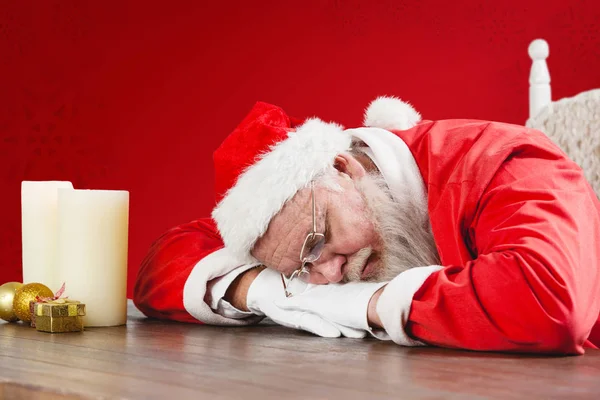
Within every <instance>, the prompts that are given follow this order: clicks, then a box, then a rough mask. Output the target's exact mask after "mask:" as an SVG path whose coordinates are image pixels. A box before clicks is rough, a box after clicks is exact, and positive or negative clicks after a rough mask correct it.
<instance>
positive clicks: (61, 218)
mask: <svg viewBox="0 0 600 400" xmlns="http://www.w3.org/2000/svg"><path fill="white" fill-rule="evenodd" d="M128 232H129V192H127V191H117V190H62V189H61V190H59V193H58V257H57V259H58V274H57V277H58V279H59V280H60V281H61V282H65V284H66V291H65V296H68V297H69V298H70V299H72V300H78V301H81V302H82V303H85V305H86V316H85V317H84V325H85V326H116V325H123V324H125V322H126V320H127V247H128Z"/></svg>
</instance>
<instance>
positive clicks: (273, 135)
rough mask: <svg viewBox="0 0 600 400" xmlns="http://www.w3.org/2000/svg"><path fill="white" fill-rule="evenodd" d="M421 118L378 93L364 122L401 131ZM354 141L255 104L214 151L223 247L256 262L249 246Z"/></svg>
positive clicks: (333, 127)
mask: <svg viewBox="0 0 600 400" xmlns="http://www.w3.org/2000/svg"><path fill="white" fill-rule="evenodd" d="M420 119H421V117H420V115H419V113H417V112H416V111H415V110H414V108H412V106H410V105H409V104H407V103H405V102H403V101H401V100H399V99H397V98H393V97H380V98H378V99H376V100H374V101H373V102H372V103H371V104H370V105H369V107H368V108H367V110H366V112H365V116H364V125H365V126H368V127H379V128H384V129H390V130H394V129H396V130H401V129H408V128H411V127H412V126H414V125H415V124H416V123H417V122H418V121H419V120H420ZM351 142H352V138H351V136H350V135H349V134H348V133H347V132H345V131H344V128H343V127H342V126H341V125H339V124H337V123H331V122H324V121H322V120H321V119H319V118H309V119H307V120H306V121H305V122H303V123H298V121H296V120H294V119H292V118H290V117H289V116H288V115H287V114H286V113H285V112H284V111H283V110H282V109H281V108H279V107H276V106H273V105H270V104H266V103H262V102H259V103H256V105H255V106H254V107H253V108H252V110H251V111H250V113H249V114H248V115H247V116H246V117H245V118H244V120H243V121H242V122H241V123H240V125H239V126H238V127H237V128H236V129H235V130H234V131H233V132H232V133H231V134H230V135H229V136H228V137H227V138H226V139H225V140H224V141H223V143H222V144H221V146H219V148H218V149H217V150H216V151H215V153H214V163H215V174H216V175H215V189H216V196H217V206H216V207H215V209H214V210H213V212H212V217H213V219H214V220H215V222H216V224H217V227H218V229H219V233H220V234H221V237H222V239H223V241H224V243H225V246H226V247H228V248H229V249H230V250H231V251H232V252H233V253H234V254H236V255H238V256H240V257H241V258H243V259H244V260H247V261H248V262H254V261H255V260H254V259H253V258H252V256H251V255H250V250H251V249H252V247H253V246H254V244H255V242H256V240H257V239H258V238H260V237H261V236H262V235H263V234H264V233H265V232H266V230H267V228H268V226H269V222H270V221H271V219H272V218H273V217H274V216H275V215H277V213H278V212H279V211H280V210H281V209H282V207H283V206H284V204H285V203H286V202H287V201H288V200H290V199H291V198H292V197H293V196H294V195H295V194H296V192H298V190H300V189H302V188H305V187H308V185H309V184H310V182H311V181H313V180H314V179H315V178H317V177H318V176H320V175H321V174H323V173H324V172H325V171H327V170H328V169H329V168H332V167H333V163H334V159H335V157H336V156H337V155H338V154H340V153H343V152H345V151H348V150H350V148H351Z"/></svg>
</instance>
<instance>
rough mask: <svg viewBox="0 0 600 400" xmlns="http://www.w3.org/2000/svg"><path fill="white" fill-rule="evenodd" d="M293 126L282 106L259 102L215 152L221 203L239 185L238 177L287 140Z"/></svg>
mask: <svg viewBox="0 0 600 400" xmlns="http://www.w3.org/2000/svg"><path fill="white" fill-rule="evenodd" d="M291 128H292V125H291V123H290V118H289V117H288V116H287V114H286V113H285V112H284V111H283V110H282V109H281V108H279V107H276V106H273V105H271V104H267V103H263V102H258V103H256V104H255V105H254V107H253V108H252V110H251V111H250V113H249V114H248V115H247V116H246V118H244V120H243V121H242V122H241V123H240V124H239V125H238V127H237V128H236V129H235V130H234V131H233V132H232V133H231V134H230V135H229V136H227V137H226V138H225V140H224V141H223V143H222V144H221V145H220V146H219V148H218V149H217V150H216V151H215V152H214V155H213V159H214V163H215V194H216V198H217V202H219V201H221V199H222V198H223V197H224V196H225V194H226V192H227V191H228V190H229V189H230V188H231V187H233V186H234V185H235V183H236V182H237V178H238V176H239V175H240V174H241V173H242V172H243V171H244V170H245V169H246V168H247V167H249V166H250V165H252V164H254V162H255V161H256V160H257V159H258V156H260V155H261V154H264V153H268V152H269V148H270V147H271V146H273V145H275V144H276V143H278V142H280V141H282V140H284V139H285V138H287V135H288V132H289V131H291Z"/></svg>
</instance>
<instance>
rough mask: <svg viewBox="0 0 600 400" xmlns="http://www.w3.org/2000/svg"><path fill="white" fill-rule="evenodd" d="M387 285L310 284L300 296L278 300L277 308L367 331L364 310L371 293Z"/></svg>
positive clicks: (359, 283)
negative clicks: (308, 314) (304, 313)
mask: <svg viewBox="0 0 600 400" xmlns="http://www.w3.org/2000/svg"><path fill="white" fill-rule="evenodd" d="M386 284H387V282H380V283H369V282H349V283H343V284H333V283H330V284H328V285H310V286H311V287H310V288H308V289H307V290H305V291H304V292H303V293H301V294H299V295H296V296H294V297H291V298H285V297H284V298H282V299H280V300H278V301H277V303H276V304H277V306H278V307H280V308H281V309H283V310H287V311H296V312H307V313H310V314H312V315H316V316H318V317H320V318H322V319H324V320H325V321H328V322H331V323H334V324H336V325H337V326H345V327H348V328H354V329H358V330H361V331H363V332H364V333H365V335H366V332H367V331H369V332H370V331H371V329H370V327H369V322H368V319H367V309H368V307H369V301H370V300H371V297H372V296H373V294H374V293H375V292H376V291H377V290H379V288H381V287H382V286H385V285H386Z"/></svg>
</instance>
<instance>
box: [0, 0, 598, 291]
mask: <svg viewBox="0 0 600 400" xmlns="http://www.w3.org/2000/svg"><path fill="white" fill-rule="evenodd" d="M149 3H150V2H132V1H118V2H113V3H110V2H106V1H96V2H80V1H66V0H61V1H58V0H52V1H51V0H48V1H25V0H13V1H9V0H0V162H1V164H0V167H1V168H0V193H1V196H0V210H1V211H0V255H1V256H0V283H1V282H4V281H8V280H20V279H21V237H20V182H21V181H22V180H71V181H72V182H73V184H74V186H75V187H76V188H88V189H124V190H129V191H130V193H131V203H130V207H131V208H130V247H129V249H130V252H129V253H130V255H129V261H130V262H129V291H130V293H131V287H132V284H133V279H134V277H135V274H136V273H137V267H138V265H139V263H140V261H141V259H142V257H143V256H144V253H145V251H146V250H147V248H148V246H149V245H150V243H151V242H152V241H153V240H154V239H155V238H157V237H158V236H159V235H160V234H161V233H162V232H164V231H165V230H167V229H168V228H170V227H171V226H174V225H176V224H179V223H182V222H187V221H188V220H191V219H194V218H197V217H201V216H207V215H208V214H209V212H210V209H211V208H212V206H213V205H214V201H213V189H212V188H213V171H212V165H211V162H212V161H211V155H212V151H213V150H214V149H215V148H216V147H217V146H218V144H219V143H220V141H221V140H222V139H223V137H225V135H227V134H228V133H229V131H231V130H232V129H233V128H234V127H235V125H236V124H237V123H238V122H239V121H240V120H241V118H242V117H243V116H244V115H245V113H246V112H247V111H248V110H249V109H250V107H251V106H252V104H253V103H254V102H255V101H257V100H262V101H267V102H271V103H274V104H278V105H280V106H282V107H283V108H284V109H286V110H287V111H288V112H289V113H291V114H293V115H295V116H297V117H306V116H310V115H318V116H320V117H322V118H325V119H332V120H336V121H338V122H341V123H343V124H346V125H347V126H351V125H357V124H359V123H360V121H361V114H362V110H363V108H364V107H365V106H366V104H367V103H368V102H369V101H370V100H372V99H373V98H375V97H376V96H378V95H382V94H391V95H398V96H400V97H402V98H404V99H407V100H409V101H411V102H412V103H413V104H414V105H415V106H416V108H417V109H418V110H420V111H421V112H422V114H423V116H424V117H425V118H427V119H440V118H453V117H469V118H482V119H492V120H499V121H506V122H514V123H524V121H525V120H526V118H527V110H528V105H527V79H528V74H529V67H530V61H529V58H528V56H527V46H528V44H529V42H530V41H531V40H532V39H535V38H536V37H543V38H545V39H546V40H548V42H549V43H550V58H549V60H548V61H549V66H550V70H551V74H552V79H553V94H554V97H555V98H560V97H564V96H570V95H573V94H575V93H577V92H579V91H582V90H587V89H591V88H594V87H600V33H599V30H600V25H599V23H598V21H600V2H598V1H597V0H589V1H577V2H571V3H572V4H568V3H569V2H567V1H564V0H534V1H522V0H519V1H515V0H511V1H503V2H500V1H455V2H450V1H433V0H429V1H419V2H416V1H413V2H408V1H402V2H401V1H340V0H337V1H325V0H323V1H261V2H257V1H238V2H232V1H228V2H208V1H202V2H201V1H190V2H182V1H176V2H161V3H162V5H151V4H149Z"/></svg>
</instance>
